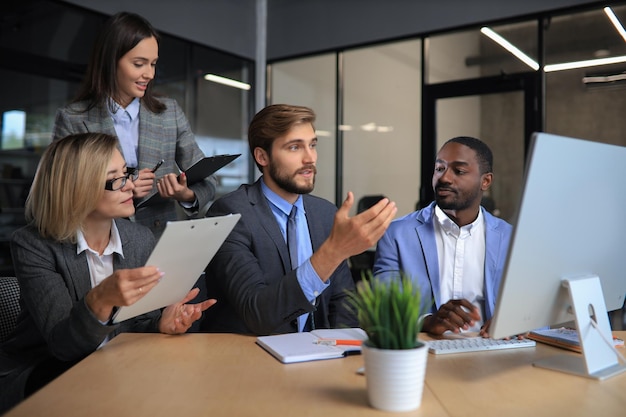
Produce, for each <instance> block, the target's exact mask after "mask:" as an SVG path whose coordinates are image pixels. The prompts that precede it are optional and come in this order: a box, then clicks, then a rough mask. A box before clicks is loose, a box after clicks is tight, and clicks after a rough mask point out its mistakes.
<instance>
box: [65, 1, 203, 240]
mask: <svg viewBox="0 0 626 417" xmlns="http://www.w3.org/2000/svg"><path fill="white" fill-rule="evenodd" d="M158 59H159V35H158V34H157V32H156V30H155V29H154V28H153V27H152V25H151V24H150V23H149V22H148V21H147V20H146V19H144V18H143V17H141V16H139V15H137V14H133V13H127V12H121V13H118V14H116V15H114V16H112V17H111V18H110V19H109V20H108V21H107V22H106V23H105V25H104V27H103V29H102V31H101V32H100V34H99V36H98V38H97V39H96V42H95V44H94V48H93V51H92V55H91V59H90V61H89V64H88V67H87V74H86V76H85V79H84V81H83V84H82V86H81V89H80V90H79V93H78V95H77V97H76V99H75V100H74V101H73V102H72V103H71V104H69V105H68V106H66V107H64V108H62V109H59V110H58V112H57V115H56V120H55V126H54V134H53V136H54V139H58V138H61V137H64V136H67V135H70V134H74V133H85V132H102V133H108V134H110V135H115V136H117V137H118V139H119V146H120V149H121V151H122V153H123V156H124V159H125V160H126V162H127V163H128V166H129V167H134V168H137V169H138V170H139V178H138V179H137V181H136V182H135V190H134V191H133V197H134V202H135V205H136V206H137V204H139V203H141V202H142V201H143V200H145V199H147V198H148V197H150V196H152V195H153V194H154V193H156V192H158V193H159V194H160V195H161V197H164V198H160V199H156V202H151V203H150V204H149V205H148V204H146V205H140V206H138V208H137V213H136V214H135V216H134V220H135V221H137V222H138V223H141V224H143V225H145V226H148V227H149V228H150V229H151V230H152V232H153V233H154V234H155V236H156V237H159V236H160V235H161V233H162V232H163V228H164V227H165V224H166V222H167V221H170V220H177V218H178V211H179V210H177V208H176V205H177V203H178V204H179V205H180V206H181V207H182V209H183V211H184V212H185V214H186V215H187V217H194V216H197V215H199V214H201V213H200V211H201V210H202V209H204V208H205V207H206V206H207V205H208V204H209V202H210V201H211V200H212V199H213V198H214V197H215V179H214V178H213V177H209V178H207V179H206V180H204V181H201V182H199V183H196V184H192V185H189V184H187V180H186V177H185V175H184V171H185V170H187V169H189V167H191V166H192V165H193V164H194V163H196V162H197V161H198V160H200V159H202V158H203V157H204V156H205V155H204V154H203V152H202V150H201V149H200V148H199V146H198V144H197V143H196V141H195V137H194V135H193V132H192V131H191V128H190V126H189V122H188V121H187V118H186V117H185V114H184V113H183V111H182V109H181V108H180V106H179V105H178V104H177V103H176V101H175V100H173V99H168V98H162V97H160V98H156V97H155V95H154V94H153V92H152V88H153V82H152V81H153V79H154V76H155V69H156V65H157V61H158ZM160 161H163V163H162V165H161V166H160V167H159V168H158V171H156V170H157V167H158V166H159V163H160ZM179 169H180V170H181V171H183V174H182V175H180V177H178V170H179ZM155 171H156V172H155ZM157 176H159V177H160V178H159V179H158V181H156V190H155V179H156V177H157Z"/></svg>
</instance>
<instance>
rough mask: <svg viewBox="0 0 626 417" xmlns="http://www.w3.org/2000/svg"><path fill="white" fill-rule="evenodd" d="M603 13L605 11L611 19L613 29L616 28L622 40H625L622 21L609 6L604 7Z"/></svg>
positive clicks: (625, 31)
mask: <svg viewBox="0 0 626 417" xmlns="http://www.w3.org/2000/svg"><path fill="white" fill-rule="evenodd" d="M604 13H606V15H607V16H608V17H609V20H610V21H611V23H613V26H615V29H617V31H618V32H619V34H620V36H621V37H622V39H624V42H626V30H624V26H622V23H621V22H620V21H619V19H618V18H617V16H616V15H615V13H614V12H613V9H611V8H610V7H605V8H604Z"/></svg>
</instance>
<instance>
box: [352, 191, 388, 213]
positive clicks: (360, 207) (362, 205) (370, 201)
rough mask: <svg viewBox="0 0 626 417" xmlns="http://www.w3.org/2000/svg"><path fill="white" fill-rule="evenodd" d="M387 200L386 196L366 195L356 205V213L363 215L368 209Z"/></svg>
mask: <svg viewBox="0 0 626 417" xmlns="http://www.w3.org/2000/svg"><path fill="white" fill-rule="evenodd" d="M383 198H385V196H384V195H382V194H380V195H364V196H363V197H361V198H360V199H359V202H358V203H357V205H356V212H357V213H362V212H364V211H365V210H367V209H368V208H370V207H372V206H373V205H374V204H376V203H378V202H379V201H380V200H382V199H383Z"/></svg>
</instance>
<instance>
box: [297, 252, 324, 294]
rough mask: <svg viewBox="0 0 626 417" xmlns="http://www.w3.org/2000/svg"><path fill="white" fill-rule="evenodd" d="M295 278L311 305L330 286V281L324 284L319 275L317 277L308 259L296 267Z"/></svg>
mask: <svg viewBox="0 0 626 417" xmlns="http://www.w3.org/2000/svg"><path fill="white" fill-rule="evenodd" d="M296 277H297V278H298V283H299V284H300V288H302V292H304V295H305V297H306V298H307V300H309V301H310V302H311V303H312V304H314V303H315V299H316V298H317V297H319V295H320V294H321V293H322V292H323V291H324V290H325V289H326V288H328V286H329V285H330V279H329V280H328V281H326V282H324V281H322V279H321V278H320V277H319V275H317V272H315V269H314V268H313V265H311V259H310V258H309V259H307V260H306V262H304V263H303V264H302V265H300V266H299V267H298V269H297V270H296Z"/></svg>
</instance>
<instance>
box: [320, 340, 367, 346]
mask: <svg viewBox="0 0 626 417" xmlns="http://www.w3.org/2000/svg"><path fill="white" fill-rule="evenodd" d="M314 343H316V344H318V345H328V346H339V345H344V346H361V344H362V343H363V341H362V340H354V339H318V340H316V341H315V342H314Z"/></svg>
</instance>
